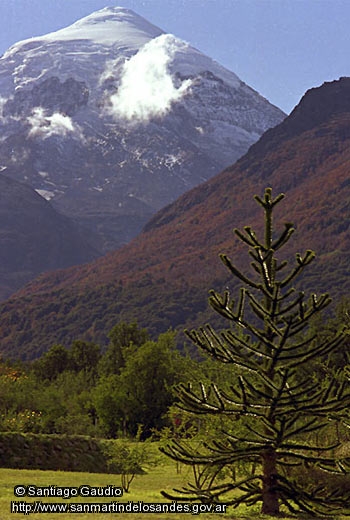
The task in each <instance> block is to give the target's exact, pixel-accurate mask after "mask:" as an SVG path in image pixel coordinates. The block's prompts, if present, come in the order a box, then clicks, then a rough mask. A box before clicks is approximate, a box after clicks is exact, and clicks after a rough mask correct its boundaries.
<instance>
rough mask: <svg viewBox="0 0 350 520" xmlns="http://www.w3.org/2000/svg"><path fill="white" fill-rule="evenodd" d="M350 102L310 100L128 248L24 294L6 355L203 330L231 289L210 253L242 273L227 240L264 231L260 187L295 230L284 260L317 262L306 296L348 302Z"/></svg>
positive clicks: (12, 309)
mask: <svg viewBox="0 0 350 520" xmlns="http://www.w3.org/2000/svg"><path fill="white" fill-rule="evenodd" d="M349 99H350V79H349V78H342V79H340V80H339V81H335V82H332V83H327V84H325V85H323V86H322V87H319V88H317V89H312V90H311V91H309V92H308V93H307V94H306V95H305V97H304V98H303V99H302V101H301V102H300V104H299V105H298V107H296V108H295V110H294V111H293V112H292V114H291V115H290V116H289V117H288V118H287V119H286V120H285V121H284V122H283V123H281V124H280V125H279V126H277V127H276V128H274V129H272V130H269V131H268V132H267V133H266V134H264V136H263V137H262V138H261V139H260V140H259V141H258V142H257V143H256V144H255V145H253V146H252V147H251V148H250V150H249V151H248V153H247V154H246V155H245V156H244V157H243V158H242V159H241V160H239V161H238V162H237V163H236V164H235V165H233V166H232V167H230V168H228V169H226V170H225V171H223V172H222V173H221V174H219V175H217V176H216V177H215V178H213V179H211V180H210V181H208V182H206V183H204V184H203V185H201V186H199V187H197V188H195V189H193V190H191V191H190V192H188V193H186V194H185V195H183V196H181V197H180V198H179V199H178V200H177V201H176V202H174V203H173V204H171V205H169V206H167V207H166V208H164V209H163V210H161V211H160V212H159V213H157V214H156V216H155V217H154V218H153V219H152V220H151V221H150V222H149V223H148V224H147V226H146V227H145V229H144V231H143V232H142V233H141V234H140V235H139V236H138V237H136V238H135V239H134V240H133V241H132V242H131V243H130V244H129V245H127V246H125V247H124V248H122V249H120V250H118V251H116V252H114V253H110V254H108V255H107V256H105V257H103V258H101V259H98V260H97V261H95V262H93V263H90V264H87V265H85V266H82V267H75V268H71V269H67V270H62V271H58V272H56V273H52V274H47V275H43V276H41V277H39V278H38V279H36V280H35V281H34V282H32V283H30V284H29V285H28V286H27V287H26V288H25V289H23V290H21V291H20V292H18V293H17V294H16V295H15V296H14V297H13V298H11V299H10V300H8V301H7V302H5V303H4V304H3V305H2V307H1V314H0V331H1V332H0V334H1V336H0V338H1V343H0V344H1V350H2V351H3V353H4V354H5V355H6V356H12V357H13V356H21V357H28V358H30V357H35V356H37V355H38V354H39V353H40V352H42V351H43V350H46V349H47V348H49V347H50V345H52V344H53V343H57V342H62V343H64V344H66V345H69V344H70V342H71V341H72V340H73V339H74V338H78V337H84V338H86V339H89V340H96V341H99V342H103V341H105V340H106V333H107V332H108V330H109V329H110V328H111V327H112V326H113V325H114V324H115V323H117V322H118V321H120V320H129V319H136V320H137V321H138V322H139V324H140V325H142V326H145V327H148V328H149V330H150V331H151V333H153V334H156V333H159V332H160V331H164V330H166V329H167V328H168V327H170V326H172V327H179V328H180V329H182V328H183V327H184V326H185V325H188V326H193V325H196V324H197V323H198V322H201V321H202V320H204V319H205V320H206V319H208V314H207V294H208V289H209V288H215V289H218V290H220V289H221V288H224V287H225V286H229V287H230V288H232V289H233V288H234V287H233V282H232V280H231V279H230V278H229V276H228V274H227V271H226V270H225V268H224V267H223V266H222V264H221V262H220V261H219V259H218V254H219V253H220V252H225V253H227V254H228V255H229V256H230V257H231V258H234V259H235V261H236V262H237V263H238V264H241V265H245V264H247V256H246V253H245V252H244V255H243V252H242V249H241V248H240V247H239V244H238V241H237V240H236V239H235V237H234V236H233V234H232V229H233V228H234V227H238V228H242V227H243V226H245V225H251V226H253V227H255V228H257V230H258V231H259V230H260V231H261V222H262V215H261V210H260V208H259V207H258V205H257V204H256V203H255V202H254V201H253V195H254V194H256V193H257V194H262V193H263V190H264V188H265V187H266V186H271V187H272V188H273V192H274V194H277V193H279V192H285V194H286V198H285V201H284V202H283V203H281V204H280V205H279V208H278V214H277V218H278V219H279V221H278V227H281V226H282V225H283V223H284V222H285V221H292V222H294V223H295V225H296V228H297V231H296V233H295V234H294V238H293V240H291V241H290V247H289V250H288V251H287V254H289V253H290V254H291V255H292V257H291V258H290V260H291V261H292V260H293V259H294V254H295V253H296V252H303V251H304V250H305V249H314V250H315V251H316V253H317V260H316V261H315V262H314V264H313V265H312V267H311V268H310V269H309V271H308V272H307V273H306V275H305V276H304V279H303V288H305V289H306V290H309V289H312V290H316V291H318V292H325V291H329V292H330V293H331V295H332V296H334V297H335V298H338V297H340V296H341V295H348V294H349V290H350V283H349V249H350V248H349V241H350V233H349V215H350V212H349V201H350V175H349V172H350V107H349V102H348V100H349ZM209 316H212V314H210V315H209Z"/></svg>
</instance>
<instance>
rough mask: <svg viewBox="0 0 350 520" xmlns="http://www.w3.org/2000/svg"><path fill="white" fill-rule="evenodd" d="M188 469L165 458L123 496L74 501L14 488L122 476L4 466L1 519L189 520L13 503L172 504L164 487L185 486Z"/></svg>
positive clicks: (243, 513)
mask: <svg viewBox="0 0 350 520" xmlns="http://www.w3.org/2000/svg"><path fill="white" fill-rule="evenodd" d="M187 472H188V469H187V468H186V467H182V469H181V472H180V473H177V471H176V465H175V463H171V462H170V463H169V461H164V462H162V463H160V464H159V465H157V466H156V467H155V468H152V469H150V470H149V471H148V472H147V473H146V474H144V475H137V476H136V477H135V480H134V481H133V482H132V484H131V487H130V492H129V493H127V494H124V496H123V497H121V498H119V499H116V498H111V497H104V498H100V497H99V498H86V497H77V498H72V499H70V500H67V499H63V498H62V497H60V498H48V497H40V498H30V497H22V498H18V497H16V496H14V487H15V486H16V485H20V484H21V485H24V486H28V485H35V486H42V487H45V486H46V487H47V486H56V487H62V488H67V487H79V486H81V485H89V486H93V487H106V486H108V485H112V486H120V476H119V475H107V474H97V473H69V472H60V471H58V472H56V471H37V470H15V469H0V520H16V519H18V518H23V517H24V518H30V519H31V520H45V518H46V519H47V520H51V519H52V518H54V519H57V520H58V519H59V520H68V519H72V518H76V519H79V520H92V519H94V520H100V519H109V520H110V519H112V518H114V517H119V518H125V519H129V520H136V519H137V520H151V519H152V520H155V519H157V520H158V519H160V520H162V519H164V520H185V519H189V518H193V517H194V516H197V515H194V514H193V513H173V512H171V513H157V512H155V513H125V512H124V513H113V512H112V513H96V512H93V513H79V512H78V513H75V512H74V513H73V512H71V513H59V514H58V513H52V512H51V513H50V512H45V513H30V514H29V515H28V516H27V515H25V514H24V512H17V513H13V512H11V502H16V503H17V504H19V502H26V503H27V504H28V505H29V504H33V502H34V501H35V500H37V501H40V500H41V501H42V502H45V503H52V504H53V503H55V502H56V503H65V504H69V503H72V502H73V503H97V502H103V503H110V502H112V501H119V502H124V503H128V502H129V501H131V502H133V503H134V504H137V503H139V502H140V501H142V502H144V503H145V504H149V503H152V502H153V503H155V502H156V503H159V502H164V503H168V504H170V502H168V501H166V500H165V499H164V498H162V496H161V494H160V490H161V489H165V490H167V491H171V490H172V488H173V487H179V486H180V487H181V485H182V484H183V483H187V482H188V480H190V475H189V474H188V473H187ZM198 516H199V517H200V518H202V519H203V520H205V519H207V520H219V519H221V520H223V519H226V520H227V519H228V518H230V519H243V518H244V519H247V518H254V519H262V520H263V519H264V520H270V518H271V517H268V516H264V515H261V514H260V513H259V511H258V509H256V510H252V509H249V510H248V509H246V508H243V507H242V508H241V509H238V510H233V509H232V508H229V507H228V508H227V512H226V513H225V514H224V513H222V514H218V513H216V514H214V513H199V514H198Z"/></svg>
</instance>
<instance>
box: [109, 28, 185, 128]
mask: <svg viewBox="0 0 350 520" xmlns="http://www.w3.org/2000/svg"><path fill="white" fill-rule="evenodd" d="M185 47H186V44H185V43H184V42H183V41H181V40H178V39H177V38H175V36H173V35H171V34H162V35H161V36H158V37H157V38H154V39H153V40H151V41H149V42H148V43H146V44H145V45H144V46H143V47H142V48H141V49H140V50H139V51H138V52H137V53H136V54H135V55H134V56H132V57H131V58H130V59H129V60H128V61H126V62H125V64H124V66H123V68H122V76H121V80H120V86H119V88H118V91H117V92H116V94H113V95H112V96H111V97H110V106H109V108H108V111H109V113H111V114H112V115H113V116H114V117H116V118H123V119H127V120H130V121H136V122H140V121H148V120H149V119H151V118H152V117H160V116H163V115H165V114H166V113H167V112H168V111H169V110H170V108H171V105H172V103H174V102H176V101H179V100H180V99H181V98H182V97H183V96H184V94H185V93H186V92H187V91H188V89H189V87H190V85H191V80H186V81H183V82H182V83H181V84H180V85H178V86H177V85H175V84H174V79H173V77H172V75H171V74H170V72H169V65H170V64H171V62H172V61H173V59H174V57H175V54H176V52H177V51H180V50H181V49H184V48H185Z"/></svg>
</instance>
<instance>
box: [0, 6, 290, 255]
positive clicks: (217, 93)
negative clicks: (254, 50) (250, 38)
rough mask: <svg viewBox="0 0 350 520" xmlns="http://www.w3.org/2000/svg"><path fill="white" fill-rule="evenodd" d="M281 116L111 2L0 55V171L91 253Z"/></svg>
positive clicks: (111, 244) (112, 243)
mask: <svg viewBox="0 0 350 520" xmlns="http://www.w3.org/2000/svg"><path fill="white" fill-rule="evenodd" d="M283 118H284V114H283V112H281V111H280V110H279V109H278V108H276V107H274V106H273V105H271V104H270V103H269V102H268V101H267V100H266V99H264V98H263V97H261V96H260V95H259V94H258V93H257V92H255V91H254V90H252V89H251V88H250V87H249V86H247V85H246V84H245V83H243V82H242V81H241V80H240V79H239V78H238V77H237V76H236V75H235V74H234V73H232V72H230V71H228V70H227V69H225V68H224V67H222V66H220V65H219V64H218V63H216V62H215V61H213V60H212V59H210V58H209V57H207V56H205V55H204V54H202V53H201V52H199V51H198V50H196V49H194V48H192V47H191V46H190V45H189V44H187V43H185V42H183V41H182V40H179V39H178V38H176V37H175V36H173V35H170V34H165V33H164V32H163V31H162V30H161V29H159V28H157V27H155V26H154V25H152V24H151V23H149V22H148V21H146V20H145V19H143V18H142V17H140V16H138V15H137V14H135V13H134V12H132V11H130V10H128V9H124V8H121V7H114V8H105V9H102V10H101V11H97V12H95V13H92V14H91V15H89V16H87V17H86V18H83V19H81V20H79V21H77V22H76V23H74V24H73V25H71V26H70V27H67V28H64V29H61V30H59V31H57V32H54V33H50V34H47V35H44V36H40V37H36V38H31V39H29V40H25V41H22V42H19V43H17V44H15V45H13V46H12V47H11V48H10V49H9V50H8V51H7V52H6V53H5V54H4V55H3V56H2V57H1V59H0V129H1V134H0V135H1V139H0V157H1V160H0V168H1V170H2V173H3V174H4V175H7V176H8V177H12V178H13V179H15V180H18V181H22V182H25V183H27V184H29V185H30V186H31V187H33V188H34V189H35V190H37V192H38V193H39V194H40V195H42V196H44V197H45V198H46V199H47V200H49V201H50V203H51V204H52V205H53V206H54V208H55V209H56V210H58V211H59V212H60V213H62V214H64V215H66V216H68V217H70V218H72V219H73V220H74V221H75V222H76V223H77V224H78V225H79V226H81V228H84V229H85V230H88V231H89V234H90V237H91V240H92V241H93V245H94V247H95V248H98V249H99V250H100V251H101V252H105V251H108V250H111V249H113V248H116V247H119V246H120V245H122V244H123V243H126V242H128V241H129V240H130V239H131V238H132V237H133V236H135V234H136V233H137V232H138V231H139V230H140V229H141V228H142V226H143V225H144V223H145V222H146V221H147V220H148V219H149V218H150V217H151V216H152V215H153V214H154V213H155V212H156V211H157V210H159V209H160V208H161V207H163V206H165V205H167V204H168V203H169V202H171V201H173V200H175V199H176V198H177V197H178V196H179V195H180V194H182V193H183V192H185V191H187V190H189V189H190V188H192V187H193V186H195V185H198V184H199V183H201V182H203V181H205V180H207V179H209V178H210V177H212V176H213V175H214V174H216V173H218V172H219V171H220V170H221V169H222V168H224V167H226V166H228V165H229V164H232V163H233V162H235V161H236V159H238V158H239V157H240V156H242V155H243V154H244V153H245V152H246V151H247V149H248V148H249V147H250V145H251V144H252V143H254V142H255V141H256V140H257V139H258V138H259V137H260V136H261V134H263V133H264V132H265V130H267V129H268V128H270V127H273V126H275V125H276V124H277V123H279V122H280V121H281V120H282V119H283Z"/></svg>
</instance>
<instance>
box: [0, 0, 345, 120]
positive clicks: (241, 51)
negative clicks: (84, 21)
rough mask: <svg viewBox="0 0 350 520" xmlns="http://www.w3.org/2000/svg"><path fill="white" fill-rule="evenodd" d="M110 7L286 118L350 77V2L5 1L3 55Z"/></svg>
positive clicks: (0, 3) (1, 1) (0, 1)
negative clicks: (309, 94) (175, 42)
mask: <svg viewBox="0 0 350 520" xmlns="http://www.w3.org/2000/svg"><path fill="white" fill-rule="evenodd" d="M111 5H119V6H122V7H127V8H130V9H133V10H134V11H136V12H137V13H138V14H140V15H141V16H144V17H145V18H147V19H148V20H149V21H150V22H152V23H153V24H154V25H158V26H159V27H160V28H161V29H163V30H164V31H166V32H169V33H172V34H174V35H176V36H177V37H179V38H182V39H184V40H186V41H187V42H189V43H191V45H193V46H195V47H197V48H198V49H200V50H201V51H202V52H204V53H206V54H208V55H209V56H210V57H212V58H214V59H216V60H217V61H218V62H220V63H221V64H222V65H224V66H225V67H227V68H229V69H230V70H232V71H233V72H235V73H236V74H237V75H238V76H239V77H240V78H241V79H242V80H243V81H245V82H246V83H247V84H248V85H250V86H251V87H253V88H255V89H256V90H257V91H258V92H260V94H262V95H263V96H265V97H266V98H267V99H268V100H269V101H271V102H272V103H274V104H275V105H277V106H279V107H280V108H282V110H284V111H285V112H287V113H289V112H290V111H291V110H292V109H293V108H294V106H295V105H296V104H297V103H298V102H299V100H300V98H301V97H302V95H303V94H304V93H305V91H306V90H307V89H309V88H312V87H315V86H319V85H321V84H322V83H323V82H324V81H331V80H334V79H338V78H339V77H341V76H350V59H349V51H350V29H349V25H350V23H349V22H350V0H0V54H2V53H3V52H4V51H5V50H6V49H7V48H8V47H10V46H11V45H12V44H13V43H15V42H17V41H19V40H23V39H25V38H29V37H32V36H38V35H42V34H45V33H47V32H51V31H54V30H57V29H60V28H62V27H65V26H67V25H69V24H71V23H73V22H74V21H76V20H77V19H79V18H82V17H83V16H86V15H88V14H90V13H91V12H93V11H96V10H98V9H102V8H103V7H106V6H111Z"/></svg>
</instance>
